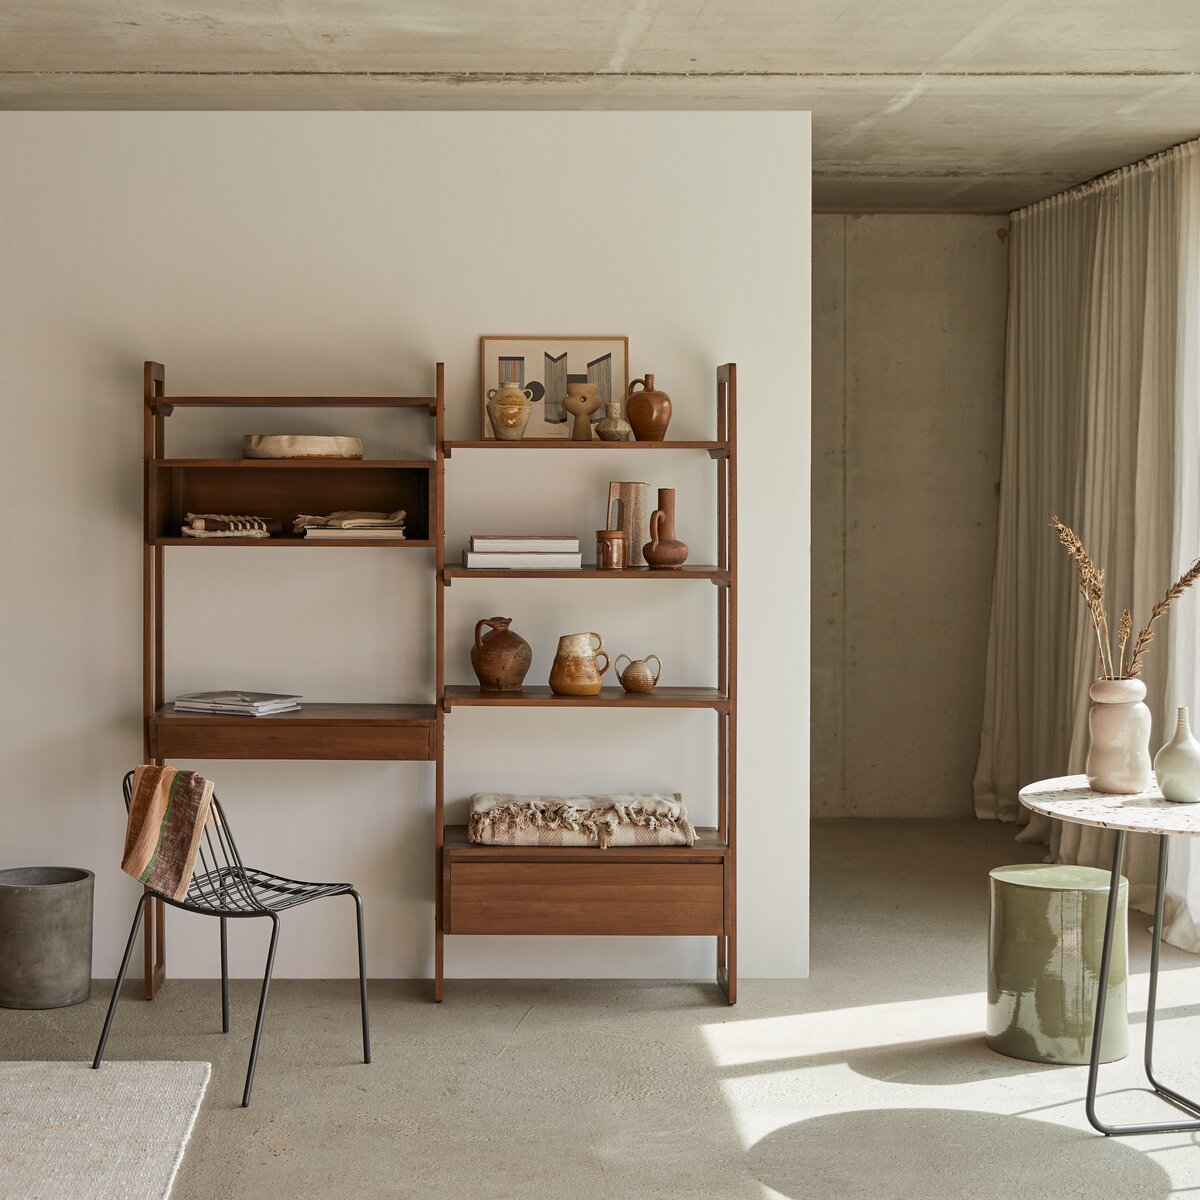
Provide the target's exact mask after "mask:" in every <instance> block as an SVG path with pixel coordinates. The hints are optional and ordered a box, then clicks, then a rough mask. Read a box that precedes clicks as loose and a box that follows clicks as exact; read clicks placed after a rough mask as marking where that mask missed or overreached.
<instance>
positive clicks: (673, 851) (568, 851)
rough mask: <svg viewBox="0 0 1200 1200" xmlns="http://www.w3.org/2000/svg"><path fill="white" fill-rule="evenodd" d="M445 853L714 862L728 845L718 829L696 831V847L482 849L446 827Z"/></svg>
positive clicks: (459, 828)
mask: <svg viewBox="0 0 1200 1200" xmlns="http://www.w3.org/2000/svg"><path fill="white" fill-rule="evenodd" d="M442 845H443V852H444V853H445V854H447V855H451V856H453V857H454V858H472V859H474V858H479V859H496V860H502V861H508V862H594V863H606V862H611V863H619V862H625V863H627V862H681V863H694V862H697V861H700V862H714V861H719V860H720V859H722V858H724V856H725V855H726V854H727V853H728V850H729V847H728V845H727V844H726V843H725V842H723V841H722V840H721V837H720V835H719V834H718V833H717V831H716V830H715V829H697V830H696V844H695V845H694V846H610V847H609V848H608V849H607V850H601V849H599V847H594V846H481V845H478V844H477V843H475V842H469V841H468V840H467V827H466V826H465V825H447V826H446V827H445V834H444V837H443V840H442Z"/></svg>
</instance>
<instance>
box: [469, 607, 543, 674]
mask: <svg viewBox="0 0 1200 1200" xmlns="http://www.w3.org/2000/svg"><path fill="white" fill-rule="evenodd" d="M511 623H512V618H511V617H485V618H484V619H483V620H482V621H477V622H476V624H475V644H474V645H473V646H472V647H471V666H472V668H473V669H474V671H475V675H476V678H477V679H478V680H479V690H480V691H483V692H519V691H520V690H521V685H522V684H523V683H524V682H525V674H526V672H527V671H528V670H529V664H530V663H531V662H533V651H532V650H531V649H530V648H529V643H528V642H527V641H526V640H525V639H524V638H523V637H522V636H521V635H520V634H519V633H514V632H513V631H512V630H511V629H509V625H510V624H511ZM485 625H487V626H490V632H489V633H485V634H484V635H483V636H482V637H480V636H479V635H480V631H481V630H482V629H483V627H484V626H485Z"/></svg>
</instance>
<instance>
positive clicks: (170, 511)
mask: <svg viewBox="0 0 1200 1200" xmlns="http://www.w3.org/2000/svg"><path fill="white" fill-rule="evenodd" d="M433 465H434V464H433V463H432V462H420V461H417V462H384V461H376V462H372V461H371V460H369V459H363V460H358V461H350V462H334V461H330V462H320V463H318V462H311V461H304V460H301V459H296V460H276V461H270V460H254V459H191V460H189V459H160V460H158V461H155V462H153V463H151V464H150V465H149V470H150V473H151V474H150V479H149V480H148V484H149V497H148V504H147V511H148V513H149V518H150V530H149V533H150V537H151V540H153V541H156V542H159V543H162V544H169V545H193V546H194V545H220V544H221V542H222V541H226V540H229V539H223V538H213V539H195V538H185V537H182V536H181V535H180V532H179V531H180V526H181V525H182V524H183V522H184V520H185V518H186V516H187V514H188V513H189V512H195V513H205V512H210V513H233V514H237V515H249V516H255V517H271V518H275V519H277V520H280V521H281V522H282V523H283V532H282V534H280V535H275V536H273V537H272V538H271V539H270V543H271V544H274V543H277V542H285V543H286V542H290V544H292V545H295V544H297V543H298V542H303V541H304V539H303V538H300V537H296V536H295V535H294V534H293V533H292V521H293V520H294V519H295V518H296V517H297V516H298V515H300V514H301V513H304V514H307V515H310V516H324V515H325V514H327V513H331V512H337V511H338V510H339V509H361V510H364V511H367V512H395V511H396V509H399V508H402V509H404V510H405V513H406V514H407V516H406V535H407V536H406V539H405V541H404V542H403V543H395V542H393V543H392V544H394V545H409V544H412V543H416V544H418V545H429V544H430V543H429V530H430V524H431V523H430V519H429V513H430V497H431V493H432V491H433V489H432V487H431V473H432V470H433ZM355 540H357V539H355ZM325 541H326V540H325V539H322V543H324V542H325ZM348 541H349V540H348ZM259 544H260V545H261V544H266V543H263V542H261V541H260V542H259ZM307 544H309V545H315V544H317V542H316V540H315V539H314V540H313V541H312V542H309V543H307ZM339 544H342V543H339ZM349 544H353V542H352V541H351V542H350V543H349ZM367 544H372V545H373V544H376V543H375V542H372V541H370V540H369V539H368V540H367Z"/></svg>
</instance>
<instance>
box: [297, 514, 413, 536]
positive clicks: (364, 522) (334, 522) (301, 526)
mask: <svg viewBox="0 0 1200 1200" xmlns="http://www.w3.org/2000/svg"><path fill="white" fill-rule="evenodd" d="M404 516H405V512H404V509H402V508H401V509H397V511H396V512H393V513H383V512H359V511H357V510H356V509H352V508H348V509H342V510H341V511H340V512H334V513H330V514H329V515H328V516H325V517H310V516H305V515H304V514H303V513H301V514H300V516H298V517H297V518H296V519H295V520H294V521H293V522H292V532H293V533H301V532H303V531H304V530H305V529H403V528H404Z"/></svg>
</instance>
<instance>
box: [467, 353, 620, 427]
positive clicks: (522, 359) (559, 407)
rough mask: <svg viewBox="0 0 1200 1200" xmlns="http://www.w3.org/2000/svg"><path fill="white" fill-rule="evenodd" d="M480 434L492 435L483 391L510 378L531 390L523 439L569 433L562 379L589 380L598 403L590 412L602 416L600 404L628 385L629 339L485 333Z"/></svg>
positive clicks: (595, 417) (615, 397) (481, 357)
mask: <svg viewBox="0 0 1200 1200" xmlns="http://www.w3.org/2000/svg"><path fill="white" fill-rule="evenodd" d="M479 373H480V379H481V384H482V386H481V387H480V390H479V419H480V430H481V432H480V437H481V438H483V439H485V440H488V441H491V440H492V439H493V438H494V437H495V434H494V433H493V432H492V426H491V422H490V421H489V420H488V415H487V397H488V392H489V391H490V390H491V389H492V388H495V387H499V386H500V384H501V382H503V381H506V380H513V381H515V382H518V383H520V385H521V386H522V387H525V388H531V389H532V390H533V393H534V401H533V414H532V415H531V416H530V418H529V424H528V426H526V429H525V437H526V438H562V439H563V440H566V439H569V438H570V436H571V423H572V420H573V418H572V417H571V416H570V415H569V414H568V413H567V411H566V409H565V408H564V407H563V404H562V401H563V398H564V397H565V396H566V394H567V384H568V383H573V382H576V381H580V382H584V383H594V384H596V385H597V390H598V392H599V394H600V398H601V404H600V407H599V408H598V409H597V410H596V412H595V413H594V414H593V415H592V418H591V420H592V424H593V425H595V424H596V423H598V422H599V421H601V420H603V418H604V405H605V404H606V403H607V402H609V401H610V400H624V398H625V394H626V392H627V391H628V390H629V338H628V337H626V336H624V335H623V334H596V335H585V334H560V335H552V334H484V335H483V336H482V337H481V338H480V339H479Z"/></svg>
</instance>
